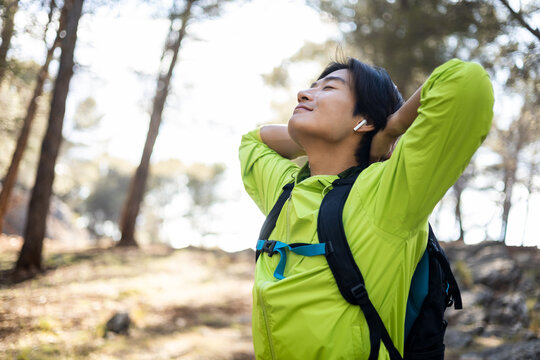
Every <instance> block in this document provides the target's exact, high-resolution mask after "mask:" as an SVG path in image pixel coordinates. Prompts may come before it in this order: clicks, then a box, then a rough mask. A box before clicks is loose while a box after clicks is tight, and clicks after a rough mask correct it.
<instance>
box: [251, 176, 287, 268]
mask: <svg viewBox="0 0 540 360" xmlns="http://www.w3.org/2000/svg"><path fill="white" fill-rule="evenodd" d="M293 187H294V182H292V183H289V184H287V185H285V186H284V187H283V192H282V193H281V195H279V198H278V199H277V201H276V203H275V204H274V207H273V208H272V210H270V213H269V214H268V216H267V217H266V220H265V221H264V224H263V226H262V228H261V232H260V234H259V240H268V238H269V237H270V234H271V233H272V230H274V227H276V221H277V219H278V217H279V213H280V212H281V209H282V208H283V205H285V201H287V199H288V198H289V196H290V195H291V191H292V189H293ZM260 254H261V250H257V251H256V252H255V261H257V259H258V258H259V255H260Z"/></svg>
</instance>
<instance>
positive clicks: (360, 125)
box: [353, 119, 367, 131]
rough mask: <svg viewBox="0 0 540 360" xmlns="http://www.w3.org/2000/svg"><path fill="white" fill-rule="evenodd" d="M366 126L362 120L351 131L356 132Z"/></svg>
mask: <svg viewBox="0 0 540 360" xmlns="http://www.w3.org/2000/svg"><path fill="white" fill-rule="evenodd" d="M366 124H367V121H366V119H364V120H362V121H360V122H359V123H358V125H356V126H355V127H354V129H353V130H354V131H358V129H360V128H361V127H362V126H364V125H366Z"/></svg>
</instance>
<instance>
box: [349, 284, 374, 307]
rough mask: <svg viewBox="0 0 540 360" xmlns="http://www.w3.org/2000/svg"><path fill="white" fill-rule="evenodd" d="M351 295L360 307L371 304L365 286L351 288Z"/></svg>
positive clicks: (359, 285)
mask: <svg viewBox="0 0 540 360" xmlns="http://www.w3.org/2000/svg"><path fill="white" fill-rule="evenodd" d="M351 293H352V295H353V296H354V298H355V299H356V300H357V301H358V305H365V304H369V302H370V301H369V297H368V293H367V290H366V286H365V285H364V284H358V285H356V286H355V287H353V288H351Z"/></svg>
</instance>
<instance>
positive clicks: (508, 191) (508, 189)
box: [499, 169, 516, 242]
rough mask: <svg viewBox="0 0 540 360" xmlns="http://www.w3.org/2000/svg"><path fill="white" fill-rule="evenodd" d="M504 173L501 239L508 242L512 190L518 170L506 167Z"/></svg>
mask: <svg viewBox="0 0 540 360" xmlns="http://www.w3.org/2000/svg"><path fill="white" fill-rule="evenodd" d="M505 172H506V173H505V174H504V190H503V194H504V201H503V213H502V217H501V235H500V237H499V238H500V241H502V242H506V230H507V229H508V217H509V215H510V208H511V207H512V190H513V188H514V183H515V174H516V170H515V169H512V170H509V169H505Z"/></svg>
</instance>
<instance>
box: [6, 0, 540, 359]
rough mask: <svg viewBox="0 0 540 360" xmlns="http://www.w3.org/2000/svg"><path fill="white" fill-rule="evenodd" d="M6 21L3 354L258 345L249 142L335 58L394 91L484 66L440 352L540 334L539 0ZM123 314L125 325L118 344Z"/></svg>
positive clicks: (253, 7)
mask: <svg viewBox="0 0 540 360" xmlns="http://www.w3.org/2000/svg"><path fill="white" fill-rule="evenodd" d="M0 24H1V28H0V29H1V30H0V31H1V34H0V35H1V40H0V179H2V182H1V193H0V228H1V230H2V231H1V232H0V236H1V237H0V274H1V276H2V278H1V281H0V286H1V288H0V296H1V299H2V304H1V305H0V306H1V308H0V311H1V312H0V353H1V352H4V353H5V354H7V355H6V356H7V358H32V359H33V358H48V357H50V358H78V357H82V358H86V357H90V358H152V359H155V358H177V357H182V358H186V359H187V358H202V359H207V358H216V359H221V358H223V359H229V358H235V359H243V358H247V359H249V358H252V350H251V345H250V341H251V338H250V336H251V334H250V330H249V329H250V314H249V312H250V306H251V305H250V282H251V280H252V271H253V264H252V258H251V256H252V250H251V249H252V248H253V246H254V243H255V240H256V236H257V234H258V232H259V229H260V226H261V224H262V222H263V221H264V217H263V216H262V214H261V213H260V212H259V210H258V209H257V208H256V206H255V205H254V204H253V203H252V201H251V200H250V199H249V198H248V196H247V194H245V191H244V190H243V186H242V183H241V179H240V170H239V166H238V155H237V149H238V145H239V141H240V137H241V135H242V134H243V133H245V132H247V131H249V130H251V129H254V128H256V127H257V126H260V125H262V124H266V123H286V122H287V121H288V119H289V117H290V114H291V113H292V110H293V109H294V107H295V105H296V93H297V92H298V90H300V89H303V88H305V87H308V86H309V84H310V83H311V82H312V81H313V80H314V79H316V77H317V76H318V74H319V73H320V71H321V70H322V69H323V68H324V66H325V65H326V64H327V63H328V62H329V61H331V60H334V59H337V58H340V57H341V56H353V57H357V58H359V59H360V60H362V61H364V62H367V63H370V64H374V65H378V66H382V67H384V68H386V69H387V70H388V72H389V73H390V75H391V77H392V79H393V80H394V82H395V83H396V85H397V86H398V88H399V89H400V90H401V92H402V93H403V95H404V97H408V96H410V95H411V94H412V93H413V92H414V90H415V89H416V88H418V87H419V86H420V85H421V84H422V83H423V81H425V80H426V79H427V77H428V76H429V74H430V72H431V71H432V70H433V69H434V68H435V67H436V66H438V65H440V64H441V63H443V62H444V61H446V60H448V59H451V58H453V57H459V58H461V59H464V60H471V61H476V62H479V63H480V64H482V65H483V66H484V67H485V68H486V69H487V70H488V72H489V73H490V75H491V78H492V81H493V87H494V91H495V99H496V102H495V109H494V110H495V111H494V113H495V116H494V120H493V127H492V130H491V132H490V134H489V136H488V138H487V139H486V141H485V142H484V144H483V145H482V147H481V148H480V150H479V151H478V152H477V154H476V155H475V156H474V158H473V160H472V161H471V164H470V165H469V167H468V168H467V169H466V170H465V172H464V174H463V176H462V177H461V178H460V179H459V180H458V181H457V183H456V184H455V185H454V186H453V187H452V188H451V189H450V190H449V191H448V193H447V194H446V196H445V197H444V198H443V200H442V201H441V202H440V204H439V205H438V206H437V208H436V209H435V211H434V213H433V215H432V218H431V223H432V225H433V226H434V229H435V232H436V233H437V235H438V237H439V238H440V239H441V240H444V241H446V243H445V247H447V249H448V252H449V254H450V255H452V256H454V257H455V259H453V260H455V261H456V262H457V264H458V265H457V267H458V268H459V269H458V271H457V272H458V273H459V274H458V275H459V276H460V278H461V279H462V283H465V285H462V286H464V287H465V288H466V290H467V291H468V294H469V295H468V296H469V297H470V302H471V304H475V306H470V307H469V309H474V310H475V311H474V312H473V313H466V311H465V312H464V313H465V315H459V316H458V315H454V314H452V317H453V318H455V322H456V323H461V324H465V325H466V327H465V328H460V329H459V331H460V332H459V333H457V334H454V335H455V338H454V340H455V342H454V343H453V345H454V348H455V349H457V350H456V351H455V353H451V356H455V357H456V358H459V357H461V358H467V357H466V356H469V355H470V354H471V353H470V351H472V350H471V349H473V350H478V351H480V350H479V349H484V350H485V349H499V351H496V352H495V353H498V354H504V352H502V351H500V348H499V347H500V346H504V345H505V344H507V343H508V342H509V341H510V340H509V339H510V338H512V339H513V342H514V343H519V342H520V341H529V340H531V339H534V338H536V336H537V335H538V334H539V330H538V329H539V328H540V317H539V316H538V315H535V314H537V313H538V309H536V308H538V307H539V306H540V305H538V304H540V301H539V299H540V298H539V296H540V293H539V291H538V286H537V284H539V283H540V275H539V274H538V273H537V272H536V270H535V269H536V267H537V265H538V266H540V263H538V260H539V258H538V247H539V246H540V235H539V234H540V221H538V220H539V219H540V177H539V171H540V30H539V27H540V4H538V3H537V2H535V1H532V0H531V1H526V0H523V1H509V0H508V1H507V0H491V1H487V0H485V1H484V0H469V1H461V0H428V1H414V0H386V1H367V0H336V1H325V0H305V1H302V0H108V1H106V0H84V1H83V0H64V1H61V0H0ZM175 249H183V250H175ZM474 256H477V257H474ZM501 261H502V262H501ZM479 264H481V266H480V265H479ZM224 269H226V270H224ZM486 271H487V273H484V272H486ZM489 274H495V275H497V274H499V275H501V277H502V279H503V280H502V283H501V282H499V281H498V280H497V279H499V278H497V277H496V280H493V278H492V277H490V276H492V275H489ZM484 275H485V276H484ZM495 275H493V276H495ZM483 276H484V277H483ZM505 276H506V277H505ZM218 280H219V281H218ZM499 280H500V279H499ZM216 282H219V284H217V283H216ZM175 289H176V290H177V291H174V290H175ZM179 289H181V291H180V290H179ZM231 289H234V291H232V292H231ZM499 291H503V292H504V294H505V295H504V296H509V298H508V299H509V300H508V299H507V300H504V299H506V298H505V297H504V296H502V295H501V296H499V295H500V294H502V293H499ZM508 291H509V292H508ZM507 292H508V293H507ZM486 294H487V295H486ZM516 294H517V295H516ZM516 296H517V297H516ZM486 299H487V300H486ZM494 299H499V300H498V301H499V303H496V302H494V301H495V300H494ZM501 299H503V300H501ZM500 301H502V303H500ZM66 305H69V306H68V307H67V308H66ZM476 306H478V307H476ZM68 308H69V309H70V310H69V311H68V310H67V309H68ZM479 309H483V310H482V311H485V312H486V313H484V317H482V316H481V315H478V314H479V313H480V310H479ZM490 309H491V310H493V309H503V310H501V311H506V312H505V313H504V314H503V315H501V316H494V317H490V316H489V314H490V313H491V312H492V311H491V310H490ZM508 309H517V310H516V311H520V313H519V314H524V315H523V316H522V317H520V316H521V315H519V316H518V315H516V314H515V313H513V312H512V311H511V310H508ZM535 309H536V310H535ZM509 311H510V312H509ZM122 313H125V314H128V315H129V316H128V318H129V321H130V323H131V328H132V329H134V330H132V331H131V335H130V336H127V337H123V336H120V337H118V338H114V337H113V338H112V339H113V340H114V341H113V340H111V337H110V336H109V337H106V336H107V334H109V333H115V331H109V330H108V328H109V325H108V322H107V321H108V320H109V318H111V317H112V315H114V314H122ZM90 314H91V315H92V316H89V315H90ZM472 314H476V315H474V316H473V315H472ZM475 316H476V317H475ZM505 316H506V317H505ZM516 319H520V320H516ZM509 322H511V323H512V325H513V326H514V327H512V329H513V330H512V331H513V332H511V333H508V332H507V331H504V330H507V329H508V328H509V327H508V323H509ZM479 324H480V325H479ZM489 324H491V325H493V326H495V330H493V329H491V328H489V326H488V325H489ZM497 324H498V325H497ZM516 324H517V325H516ZM499 325H500V326H499ZM111 326H112V325H111ZM497 326H499V328H497ZM505 326H506V328H505ZM490 329H491V330H490ZM497 329H498V330H497ZM497 331H499V332H497ZM120 333H125V332H122V331H120ZM507 335H508V336H507ZM113 336H114V335H113ZM208 336H213V337H214V338H215V339H216V340H215V341H214V342H213V345H211V346H210V345H209V343H208V342H207V341H205V338H208ZM231 338H233V339H235V341H233V342H232V343H234V346H232V345H230V344H231V341H230V339H231ZM141 339H152V340H151V341H150V340H149V341H147V342H143V341H141ZM189 339H191V340H189ZM219 339H221V340H219ZM227 339H229V340H227ZM463 339H468V340H467V341H463ZM479 339H480V340H479ZM485 339H488V340H485ZM501 339H502V340H501ZM458 340H461V341H462V342H461V343H459V341H458ZM518 340H519V341H518ZM449 341H450V342H452V339H450V340H449ZM510 342H512V341H510ZM171 344H175V346H172V345H171ZM179 344H180V345H179ZM224 344H229V345H227V346H228V347H231V346H232V350H231V349H229V350H230V351H228V352H227V351H226V352H223V346H225V345H224ZM525 348H526V351H529V350H530V349H533V350H531V351H533V353H534V351H536V350H538V354H540V344H538V343H537V342H536V343H534V344H533V345H531V346H529V347H527V346H525ZM220 349H221V350H220ZM534 349H536V350H534ZM220 351H221V352H220ZM512 351H515V348H513V350H512ZM524 351H525V350H524ZM464 354H465V355H464ZM467 354H469V355H467ZM478 354H480V353H478V352H477V353H476V355H474V356H479V357H478V358H483V356H484V355H485V354H484V355H481V354H480V355H478ZM535 354H536V353H535ZM464 356H465V357H464ZM470 356H473V355H470ZM485 356H487V357H489V358H493V356H495V355H493V354H490V355H489V356H488V355H485ZM524 356H525V355H524ZM534 356H536V355H533V357H531V358H535V357H534ZM539 356H540V355H539ZM516 358H518V357H516ZM522 358H525V357H522Z"/></svg>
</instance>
